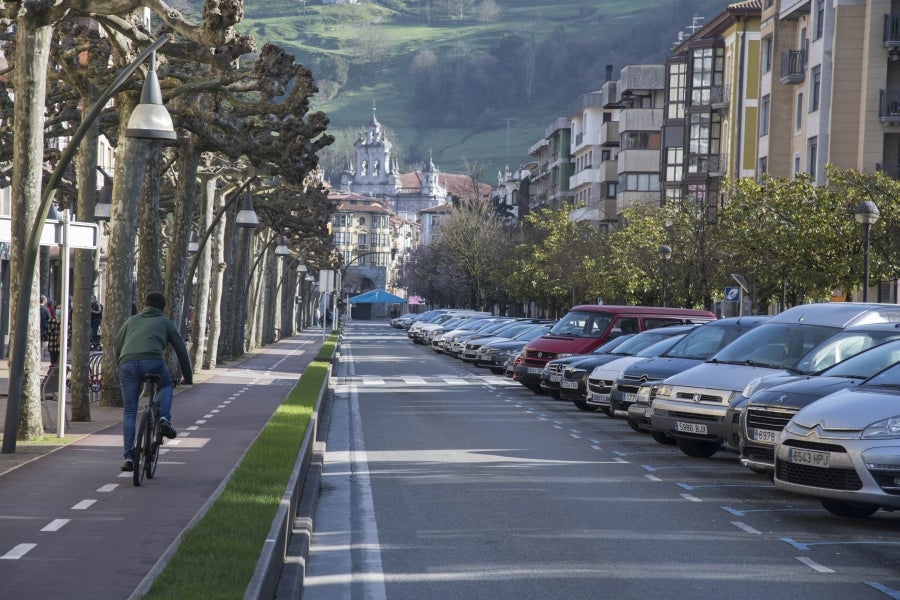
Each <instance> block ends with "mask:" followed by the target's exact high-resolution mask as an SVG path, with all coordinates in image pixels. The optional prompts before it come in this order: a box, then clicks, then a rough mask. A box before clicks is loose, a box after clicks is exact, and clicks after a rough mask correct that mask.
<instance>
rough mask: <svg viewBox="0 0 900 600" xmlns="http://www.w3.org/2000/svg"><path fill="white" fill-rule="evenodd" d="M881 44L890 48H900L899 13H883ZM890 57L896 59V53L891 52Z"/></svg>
mask: <svg viewBox="0 0 900 600" xmlns="http://www.w3.org/2000/svg"><path fill="white" fill-rule="evenodd" d="M881 45H882V46H884V47H885V48H890V49H891V50H898V49H900V13H891V14H888V15H884V38H883V39H882V40H881ZM890 56H891V59H893V60H897V54H895V53H894V52H891V54H890Z"/></svg>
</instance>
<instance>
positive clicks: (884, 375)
mask: <svg viewBox="0 0 900 600" xmlns="http://www.w3.org/2000/svg"><path fill="white" fill-rule="evenodd" d="M898 396H900V365H893V366H891V367H888V368H887V369H885V370H884V371H881V372H880V373H878V374H877V375H874V376H872V377H870V378H868V379H866V380H865V381H864V382H862V383H860V384H859V385H856V386H853V387H850V388H847V389H844V390H841V391H839V392H835V393H833V394H829V395H828V396H825V397H824V398H822V399H820V400H816V401H815V402H813V403H812V404H810V405H808V406H806V407H804V408H802V409H800V411H799V412H798V413H797V414H796V415H794V416H793V418H792V419H791V420H790V421H788V423H787V425H786V426H785V428H784V430H783V431H782V432H781V433H780V434H779V436H778V440H777V442H776V445H775V478H774V481H775V485H777V486H778V487H779V488H781V489H784V490H788V491H790V492H795V493H798V494H806V495H809V496H814V497H816V498H818V499H819V501H820V502H821V503H822V505H823V506H824V507H825V508H826V509H827V510H828V511H829V512H831V513H833V514H835V515H838V516H842V517H856V518H863V517H868V516H870V515H872V514H873V513H874V512H875V511H877V510H878V509H879V508H884V509H887V510H897V509H900V402H898Z"/></svg>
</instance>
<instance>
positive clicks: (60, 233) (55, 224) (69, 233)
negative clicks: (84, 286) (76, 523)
mask: <svg viewBox="0 0 900 600" xmlns="http://www.w3.org/2000/svg"><path fill="white" fill-rule="evenodd" d="M99 240H100V229H99V228H98V227H97V225H96V223H81V222H79V221H70V220H69V211H68V210H64V211H63V215H62V219H47V220H46V221H45V222H44V229H43V230H42V231H41V246H59V247H60V261H61V264H60V270H61V271H62V282H61V286H60V287H61V288H62V289H61V291H60V295H61V296H62V300H61V305H62V306H64V307H66V308H64V309H63V311H62V321H61V322H60V324H59V331H60V335H62V336H63V338H64V339H63V340H62V342H61V343H60V345H59V363H58V364H59V366H58V368H57V371H58V372H59V381H58V382H57V388H56V389H57V390H58V392H57V393H58V397H57V400H58V402H57V406H58V408H57V415H56V437H60V438H61V437H64V436H65V423H66V364H67V363H68V360H69V357H68V344H67V343H66V340H65V336H66V335H68V333H67V332H68V331H69V311H68V310H67V309H68V305H69V249H70V248H85V249H89V250H94V249H96V248H97V245H98V242H99ZM0 242H12V223H11V219H10V217H8V216H2V215H0ZM28 308H29V307H27V306H20V307H19V310H28Z"/></svg>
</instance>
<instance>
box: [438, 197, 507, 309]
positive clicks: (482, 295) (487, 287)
mask: <svg viewBox="0 0 900 600" xmlns="http://www.w3.org/2000/svg"><path fill="white" fill-rule="evenodd" d="M438 232H439V233H438V236H437V239H436V240H435V241H434V242H433V244H434V245H435V247H436V248H437V250H438V253H439V255H440V256H441V260H442V262H444V263H445V264H447V265H452V266H453V267H455V270H456V271H457V272H459V273H461V274H462V275H463V276H464V278H465V283H466V288H467V290H468V304H469V306H470V307H471V308H484V307H485V306H486V305H487V302H488V300H489V297H490V295H491V293H493V292H494V291H495V290H494V286H493V284H492V282H493V281H496V280H497V279H498V278H499V276H500V274H501V273H502V272H503V267H504V266H505V265H504V261H503V260H502V259H501V257H503V256H508V251H509V248H510V244H509V239H510V236H509V231H508V226H507V225H506V224H505V223H504V222H503V221H501V220H499V219H497V218H495V216H494V213H493V208H492V206H491V205H490V203H488V202H485V201H483V200H479V199H465V200H461V201H460V202H459V203H458V205H457V206H456V208H454V210H452V211H451V212H450V213H449V214H448V215H447V217H446V218H445V219H443V220H442V221H441V224H440V228H439V230H438Z"/></svg>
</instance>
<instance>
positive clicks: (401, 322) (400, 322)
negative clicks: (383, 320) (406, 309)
mask: <svg viewBox="0 0 900 600" xmlns="http://www.w3.org/2000/svg"><path fill="white" fill-rule="evenodd" d="M417 316H418V315H417V314H415V313H403V314H402V315H400V316H399V317H394V318H393V319H391V327H394V328H396V329H406V328H407V327H409V324H410V323H411V322H412V321H413V320H415V318H416V317H417Z"/></svg>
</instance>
